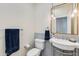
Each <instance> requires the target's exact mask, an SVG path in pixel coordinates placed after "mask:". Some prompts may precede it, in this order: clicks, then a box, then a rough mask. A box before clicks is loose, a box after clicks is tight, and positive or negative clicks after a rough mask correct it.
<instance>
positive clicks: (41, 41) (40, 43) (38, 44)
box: [35, 39, 45, 50]
mask: <svg viewBox="0 0 79 59" xmlns="http://www.w3.org/2000/svg"><path fill="white" fill-rule="evenodd" d="M44 44H45V40H44V39H35V48H38V49H41V50H42V49H44Z"/></svg>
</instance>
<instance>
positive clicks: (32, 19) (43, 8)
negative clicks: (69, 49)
mask: <svg viewBox="0 0 79 59" xmlns="http://www.w3.org/2000/svg"><path fill="white" fill-rule="evenodd" d="M75 8H76V9H77V12H76V13H75V14H74V15H73V11H74V9H75ZM78 10H79V4H78V3H18V4H17V3H0V56H6V53H5V49H6V48H5V29H19V30H20V36H19V37H20V39H19V42H20V44H19V46H20V48H19V50H18V51H16V52H14V53H12V54H11V55H10V56H27V53H28V52H29V51H30V50H31V49H33V48H34V47H35V39H44V41H45V42H44V49H43V50H42V51H41V52H40V54H41V55H39V56H54V55H53V53H55V52H53V45H52V43H51V42H50V41H49V40H50V39H51V38H52V37H58V38H59V39H60V38H61V37H62V36H63V37H62V39H63V38H64V39H69V37H70V36H71V37H76V38H79V37H78V34H79V31H78V30H79V27H78V26H79V24H78V22H79V21H78V18H79V16H78ZM52 15H53V16H52ZM55 17H56V18H57V19H58V18H59V17H60V18H62V17H68V18H66V20H67V21H66V23H67V24H65V26H66V28H65V29H64V31H63V32H62V30H58V31H61V32H62V33H61V32H56V31H57V30H56V25H57V23H56V22H55V21H56V20H55V19H56V18H55ZM60 18H59V19H60ZM64 19H65V18H64ZM71 19H74V20H75V21H74V22H73V21H72V22H73V23H74V24H71V23H72V22H71ZM77 21H78V22H77ZM63 25H64V24H63ZM71 26H72V27H71ZM61 27H62V25H61ZM46 29H48V30H49V32H50V34H49V35H50V39H49V40H45V31H46ZM66 36H67V37H66ZM51 41H52V40H51ZM72 41H73V40H72ZM77 41H79V40H77ZM69 42H70V41H69ZM73 43H74V42H73ZM29 45H30V46H31V47H30V48H31V49H28V48H27V46H29ZM76 52H78V49H77V51H76ZM31 54H32V53H31ZM55 54H57V56H60V53H59V52H56V53H55ZM78 55H79V54H78V53H76V56H78ZM33 56H35V55H33ZM61 56H63V54H62V55H61Z"/></svg>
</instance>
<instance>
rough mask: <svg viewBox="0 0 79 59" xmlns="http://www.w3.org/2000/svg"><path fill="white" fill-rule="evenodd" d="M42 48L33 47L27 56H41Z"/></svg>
mask: <svg viewBox="0 0 79 59" xmlns="http://www.w3.org/2000/svg"><path fill="white" fill-rule="evenodd" d="M40 52H41V50H40V49H38V48H33V49H31V50H30V51H29V52H28V53H27V56H39V55H40Z"/></svg>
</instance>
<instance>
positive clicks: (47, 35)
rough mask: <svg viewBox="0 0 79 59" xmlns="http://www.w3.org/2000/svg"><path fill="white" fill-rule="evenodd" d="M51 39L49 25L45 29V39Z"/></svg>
mask: <svg viewBox="0 0 79 59" xmlns="http://www.w3.org/2000/svg"><path fill="white" fill-rule="evenodd" d="M49 39H50V31H49V29H48V27H47V28H46V30H45V40H49Z"/></svg>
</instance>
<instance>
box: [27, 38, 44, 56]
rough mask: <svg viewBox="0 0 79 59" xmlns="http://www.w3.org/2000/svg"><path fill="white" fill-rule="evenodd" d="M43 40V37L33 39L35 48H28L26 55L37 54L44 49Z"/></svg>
mask: <svg viewBox="0 0 79 59" xmlns="http://www.w3.org/2000/svg"><path fill="white" fill-rule="evenodd" d="M44 42H45V40H43V39H35V48H32V49H30V50H29V51H28V52H27V56H39V55H40V53H41V51H42V50H43V49H44Z"/></svg>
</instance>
